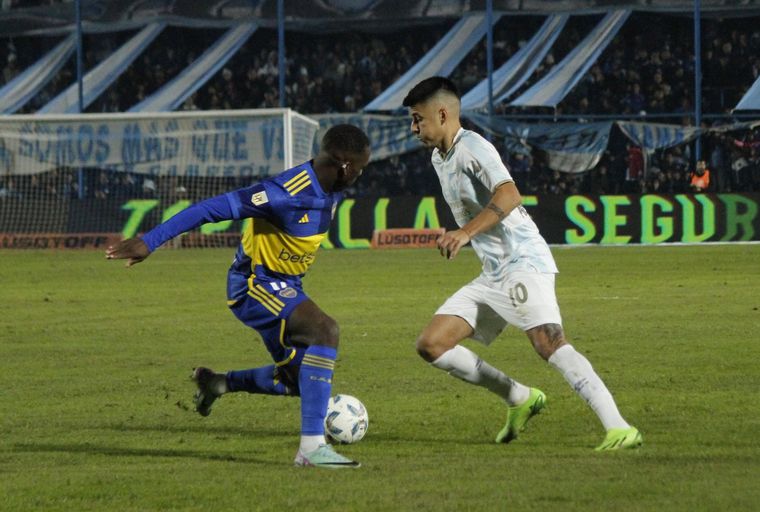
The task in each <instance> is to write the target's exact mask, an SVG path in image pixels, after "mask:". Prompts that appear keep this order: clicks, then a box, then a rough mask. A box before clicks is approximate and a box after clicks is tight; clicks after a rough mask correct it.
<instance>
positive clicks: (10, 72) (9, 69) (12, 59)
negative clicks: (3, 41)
mask: <svg viewBox="0 0 760 512" xmlns="http://www.w3.org/2000/svg"><path fill="white" fill-rule="evenodd" d="M6 61H7V62H6V64H5V67H4V68H3V84H7V83H8V82H10V81H11V80H13V79H14V78H16V76H18V74H19V69H18V66H17V65H16V61H17V57H16V54H15V53H9V54H8V57H7V59H6Z"/></svg>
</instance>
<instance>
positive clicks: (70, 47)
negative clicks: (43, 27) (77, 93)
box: [0, 34, 76, 114]
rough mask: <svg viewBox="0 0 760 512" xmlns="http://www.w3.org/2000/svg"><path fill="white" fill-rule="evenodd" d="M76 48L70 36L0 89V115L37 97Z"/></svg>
mask: <svg viewBox="0 0 760 512" xmlns="http://www.w3.org/2000/svg"><path fill="white" fill-rule="evenodd" d="M75 48H76V37H75V35H74V34H71V35H70V36H68V37H67V38H66V39H64V40H63V41H61V42H60V43H59V44H58V46H56V47H55V48H53V49H52V50H50V51H49V52H48V53H47V54H46V55H45V56H44V57H42V58H41V59H40V60H38V61H37V62H35V63H34V64H32V65H31V66H29V67H28V68H27V69H26V70H24V72H23V73H21V74H20V75H18V76H17V77H16V78H14V79H13V80H11V81H10V82H8V83H7V84H5V85H4V86H3V87H2V88H0V114H13V113H14V112H16V111H17V110H18V109H20V108H21V107H23V106H24V105H26V103H27V102H28V101H29V100H31V99H32V98H33V97H34V96H36V95H37V93H38V92H40V90H42V88H43V87H45V86H46V85H47V83H48V82H49V81H50V80H51V79H52V78H53V77H54V76H55V75H56V74H58V71H60V69H61V68H62V67H63V65H64V64H65V63H66V61H67V60H68V59H69V57H71V54H72V53H74V49H75Z"/></svg>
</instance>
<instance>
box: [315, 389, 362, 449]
mask: <svg viewBox="0 0 760 512" xmlns="http://www.w3.org/2000/svg"><path fill="white" fill-rule="evenodd" d="M367 427H369V416H368V415H367V409H366V407H364V404H363V403H361V402H360V401H359V399H358V398H356V397H354V396H351V395H335V396H333V397H331V398H330V401H329V402H328V403H327V416H325V432H326V433H327V435H328V436H330V437H331V438H332V439H333V440H335V441H337V442H339V443H343V444H351V443H358V442H359V441H361V440H362V438H363V437H364V434H366V433H367Z"/></svg>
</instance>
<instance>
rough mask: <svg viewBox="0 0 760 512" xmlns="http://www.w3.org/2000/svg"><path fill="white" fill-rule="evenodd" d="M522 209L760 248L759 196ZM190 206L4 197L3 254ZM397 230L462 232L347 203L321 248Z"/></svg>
mask: <svg viewBox="0 0 760 512" xmlns="http://www.w3.org/2000/svg"><path fill="white" fill-rule="evenodd" d="M64 203H65V204H64ZM523 204H524V206H525V208H526V209H527V211H528V212H529V213H530V214H531V215H532V216H533V218H534V220H535V222H536V224H537V225H538V227H539V229H540V231H541V233H542V235H543V236H544V238H545V239H546V241H547V242H549V243H551V244H602V245H625V244H660V243H699V242H736V241H760V194H696V195H693V194H676V195H659V194H646V195H640V196H638V195H603V196H596V197H592V196H584V195H571V196H548V195H547V196H524V197H523ZM189 205H190V202H189V201H186V200H183V201H180V202H175V203H166V204H164V203H162V202H161V201H160V200H158V199H132V200H127V201H124V202H119V201H107V202H103V201H98V200H97V199H94V200H83V201H79V200H63V199H61V200H56V201H54V200H51V201H47V202H45V201H38V202H34V203H33V204H30V203H29V201H25V200H24V199H20V198H6V199H4V200H0V248H32V247H39V248H56V247H61V248H66V247H72V248H78V247H89V246H96V245H98V244H99V245H101V246H102V245H103V244H105V243H106V242H107V241H108V240H110V239H111V238H110V237H113V236H114V235H116V236H121V237H132V236H135V235H138V234H140V233H143V232H146V231H148V230H149V229H151V228H152V227H153V226H155V225H156V224H158V223H160V222H162V221H164V220H166V219H167V218H169V217H170V216H171V215H173V214H175V213H177V212H178V211H180V210H182V209H183V208H187V207H188V206H189ZM29 209H33V210H39V209H48V210H51V211H56V212H61V214H60V215H58V216H56V218H55V219H51V222H49V223H47V224H46V223H35V224H33V225H32V224H26V225H25V227H26V229H24V230H23V232H20V231H21V229H20V226H21V225H20V224H18V223H15V224H12V223H11V221H10V219H12V218H13V215H12V214H13V212H18V211H25V210H29ZM53 220H54V222H53ZM14 228H15V229H14ZM242 228H243V223H241V222H238V221H235V222H233V221H225V222H220V223H216V224H206V225H204V226H202V227H201V228H200V229H199V230H197V231H196V232H194V233H192V234H189V235H187V236H184V237H179V238H178V239H177V240H176V241H175V244H174V246H178V247H180V246H186V247H189V246H225V247H234V246H236V245H237V244H238V243H239V241H240V232H241V229H242ZM397 228H406V229H408V230H415V231H409V233H419V232H420V231H418V230H436V229H440V228H444V229H456V224H455V223H454V219H453V217H452V215H451V212H450V210H449V208H448V206H447V205H446V203H445V201H443V199H442V198H439V197H432V196H426V197H419V196H404V197H393V198H388V197H379V198H377V197H376V198H360V199H345V200H343V201H342V202H341V203H340V204H339V205H338V207H337V209H336V211H335V216H334V218H333V223H332V225H331V228H330V232H329V237H328V238H327V239H326V240H325V242H323V246H324V247H326V248H333V247H341V248H348V249H361V248H370V247H371V246H372V237H373V233H386V234H387V233H390V234H391V235H392V234H394V233H399V232H398V231H393V230H396V229H397ZM61 235H70V236H61ZM77 236H78V237H79V238H77ZM390 241H391V242H392V241H393V240H392V239H390ZM401 241H402V242H403V241H404V240H403V239H401ZM411 241H413V240H412V239H411V238H410V242H411ZM417 241H419V240H417ZM428 241H429V240H428ZM375 245H378V244H377V241H376V243H375Z"/></svg>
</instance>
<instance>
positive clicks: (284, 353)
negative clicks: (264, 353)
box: [229, 280, 309, 366]
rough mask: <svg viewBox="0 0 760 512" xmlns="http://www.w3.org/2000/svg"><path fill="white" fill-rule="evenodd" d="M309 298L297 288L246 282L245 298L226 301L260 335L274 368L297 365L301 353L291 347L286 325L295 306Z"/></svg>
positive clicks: (268, 283)
mask: <svg viewBox="0 0 760 512" xmlns="http://www.w3.org/2000/svg"><path fill="white" fill-rule="evenodd" d="M308 298H309V296H308V295H306V294H305V293H304V292H303V290H302V289H301V288H300V286H293V285H292V284H288V283H285V282H283V281H278V282H277V281H272V282H265V283H258V282H255V281H253V280H249V286H248V292H247V293H246V295H245V296H244V297H243V298H241V299H239V300H237V301H229V307H230V309H231V310H232V312H233V313H234V314H235V316H236V317H238V319H239V320H240V321H241V322H243V323H244V324H245V325H247V326H248V327H251V328H253V329H256V331H257V332H258V333H259V334H260V335H261V337H262V339H263V340H264V344H265V345H266V347H267V350H269V353H270V354H271V355H272V360H274V363H275V365H277V366H285V365H291V364H295V365H298V364H299V363H300V358H301V357H303V350H299V351H297V350H296V349H295V347H293V346H292V345H291V344H290V340H289V337H288V334H287V332H286V331H287V329H286V324H287V321H288V318H289V317H290V315H291V314H292V313H293V310H294V309H295V308H296V306H298V305H299V304H300V303H302V302H303V301H305V300H307V299H308Z"/></svg>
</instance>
